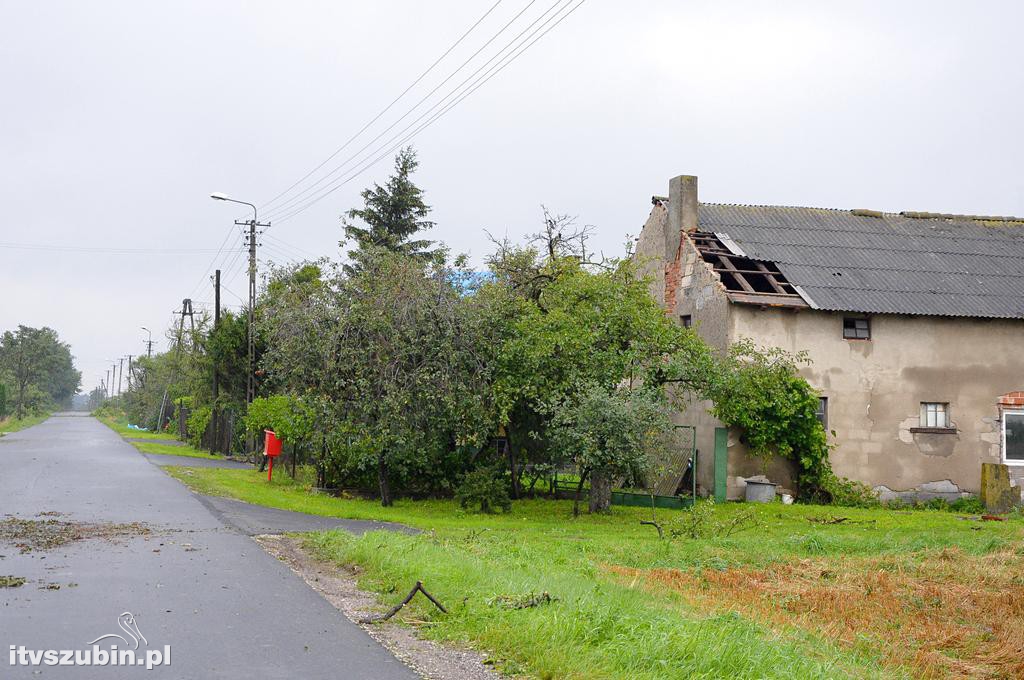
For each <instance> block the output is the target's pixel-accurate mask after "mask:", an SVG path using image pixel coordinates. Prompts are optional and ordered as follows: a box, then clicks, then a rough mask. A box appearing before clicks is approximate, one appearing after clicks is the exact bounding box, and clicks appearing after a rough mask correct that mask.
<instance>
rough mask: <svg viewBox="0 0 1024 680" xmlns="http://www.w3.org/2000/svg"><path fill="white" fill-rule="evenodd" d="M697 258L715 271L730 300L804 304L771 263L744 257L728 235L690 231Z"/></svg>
mask: <svg viewBox="0 0 1024 680" xmlns="http://www.w3.org/2000/svg"><path fill="white" fill-rule="evenodd" d="M690 238H691V239H692V240H693V243H694V245H695V246H696V247H697V250H698V252H700V255H701V257H702V258H703V259H704V261H705V262H706V263H708V264H709V265H710V266H711V268H712V269H713V270H714V271H715V273H717V274H718V276H719V279H720V280H721V282H722V285H724V286H725V288H726V290H727V291H728V294H729V297H730V299H732V300H733V301H734V302H744V303H748V304H758V305H768V306H785V307H806V306H807V303H806V302H805V301H804V300H803V298H802V297H801V296H800V293H799V292H798V291H797V289H796V288H795V287H794V286H793V285H792V284H790V283H789V281H788V280H787V279H786V277H785V276H784V275H783V274H782V272H781V271H779V268H778V267H777V266H776V265H775V263H774V262H762V261H760V260H753V259H751V258H749V257H746V256H745V255H743V254H738V253H742V252H743V251H742V250H741V249H740V248H739V247H738V246H736V247H734V248H728V247H726V242H728V243H730V244H731V243H732V239H730V238H729V235H728V234H724V233H722V234H717V233H710V232H700V231H698V232H693V233H692V234H691V235H690Z"/></svg>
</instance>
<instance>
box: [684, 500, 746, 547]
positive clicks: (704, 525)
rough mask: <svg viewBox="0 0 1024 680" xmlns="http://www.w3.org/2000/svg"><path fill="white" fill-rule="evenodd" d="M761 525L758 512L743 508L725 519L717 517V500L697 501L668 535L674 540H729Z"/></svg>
mask: <svg viewBox="0 0 1024 680" xmlns="http://www.w3.org/2000/svg"><path fill="white" fill-rule="evenodd" d="M760 525H761V520H760V519H759V518H758V516H757V510H756V509H755V508H753V507H747V508H743V509H742V510H738V511H736V512H734V513H732V514H731V516H728V517H726V518H725V519H721V520H719V519H718V518H717V517H716V516H715V499H714V498H706V499H704V500H699V501H695V502H694V504H693V505H692V506H691V507H690V510H689V511H688V512H684V513H683V514H682V515H681V516H680V517H679V519H677V520H676V521H675V522H674V526H672V527H671V528H670V529H669V530H668V533H669V535H670V536H671V537H672V538H693V539H700V538H728V537H729V536H732V535H733V534H735V533H739V532H741V531H745V530H747V529H753V528H755V527H758V526H760Z"/></svg>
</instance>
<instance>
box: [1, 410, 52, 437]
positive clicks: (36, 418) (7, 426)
mask: <svg viewBox="0 0 1024 680" xmlns="http://www.w3.org/2000/svg"><path fill="white" fill-rule="evenodd" d="M49 417H50V414H49V413H42V414H39V415H33V416H25V417H24V418H15V417H14V416H10V417H8V418H2V419H0V435H2V434H7V433H9V432H17V431H18V430H24V429H25V428H26V427H32V426H33V425H38V424H39V423H41V422H43V421H45V420H46V419H47V418H49Z"/></svg>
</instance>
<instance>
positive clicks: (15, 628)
mask: <svg viewBox="0 0 1024 680" xmlns="http://www.w3.org/2000/svg"><path fill="white" fill-rule="evenodd" d="M242 506H243V504H235V503H230V502H224V501H209V500H206V499H200V497H198V496H196V495H194V494H193V493H192V492H191V491H189V490H188V489H187V488H186V487H184V486H183V485H181V484H179V483H178V482H177V481H175V480H174V479H172V478H170V477H168V476H167V475H165V474H164V472H163V471H162V470H161V469H160V468H159V467H158V466H157V465H154V464H153V463H152V462H150V461H149V460H147V458H146V457H144V456H142V455H140V454H139V453H138V452H137V451H136V450H135V449H134V448H133V447H132V446H131V445H130V444H128V443H126V442H124V441H122V440H121V438H120V437H119V436H118V435H117V434H115V433H114V432H112V431H111V430H109V429H108V428H106V427H105V426H104V425H102V424H101V423H100V422H98V421H97V420H95V419H93V418H90V417H81V416H78V417H76V416H58V417H54V418H51V419H49V420H47V421H46V422H45V423H43V424H41V425H38V426H36V427H33V428H30V429H28V430H24V431H22V432H16V433H13V434H9V435H7V436H4V437H2V438H0V515H6V516H11V515H13V516H14V517H17V518H21V519H36V520H44V521H45V520H47V519H58V520H61V521H73V522H85V523H118V524H123V523H132V522H141V523H145V525H146V527H148V528H149V529H150V530H151V533H149V534H148V535H138V533H137V532H136V533H134V534H133V533H131V532H129V535H126V536H120V537H115V538H113V539H104V538H93V539H86V540H81V541H75V542H72V543H68V544H65V545H63V546H60V547H57V548H54V549H50V550H31V551H30V552H27V553H21V552H20V551H19V549H18V548H16V547H13V546H12V545H11V544H10V543H3V542H0V555H2V556H3V557H2V558H0V576H4V575H13V576H20V577H25V578H26V579H27V581H26V583H25V584H24V585H22V586H21V587H9V588H0V645H2V647H0V653H2V654H3V658H2V659H0V680H6V679H7V678H40V677H42V678H47V677H49V678H76V679H77V678H131V677H136V678H137V677H146V678H196V679H204V680H205V679H212V678H244V679H245V680H252V679H256V678H287V679H288V680H300V679H303V680H305V679H314V678H346V679H347V678H353V679H361V678H374V679H375V680H391V679H396V680H397V679H406V678H416V677H418V676H417V675H416V674H415V673H414V672H413V671H411V670H410V669H408V668H407V667H406V666H404V665H403V664H402V663H401V662H399V661H398V660H397V659H395V657H394V656H392V655H391V653H390V652H388V651H386V650H385V649H384V648H383V647H381V646H380V645H378V644H377V643H376V642H374V641H373V640H372V639H371V638H370V637H369V636H368V635H367V634H366V633H365V632H364V631H363V630H361V629H360V628H359V627H358V626H356V625H354V624H352V623H351V622H349V620H348V619H346V618H345V617H344V616H343V615H342V614H341V613H340V612H338V611H337V610H336V609H334V608H333V607H332V606H331V605H330V604H329V603H328V602H327V601H326V600H324V599H323V598H322V597H321V596H320V595H318V594H317V593H316V592H314V591H313V590H312V589H311V588H309V587H308V586H307V585H306V584H305V582H303V581H302V580H301V579H300V578H299V577H298V576H296V575H295V574H293V573H292V572H291V571H290V570H289V569H288V568H287V567H286V566H285V565H284V564H282V563H281V562H279V561H278V560H276V559H274V558H273V557H271V556H269V555H268V554H266V553H265V552H264V551H263V550H262V549H260V547H259V546H258V545H256V544H255V543H254V542H253V540H252V539H251V538H249V536H248V534H249V533H252V532H253V530H255V529H263V528H274V527H275V526H276V525H278V524H281V525H283V528H292V529H294V528H301V525H302V522H301V518H300V520H294V519H292V518H289V517H287V516H278V515H275V514H273V513H263V512H262V509H259V512H257V513H256V514H255V515H254V516H247V513H245V512H244V511H243V509H242ZM40 513H60V515H54V514H44V515H40ZM4 519H6V520H8V521H9V520H10V517H0V520H4ZM317 521H318V522H323V519H322V518H317ZM316 526H320V527H321V528H322V527H323V526H325V525H323V524H318V525H316ZM353 526H354V528H356V529H360V528H366V527H365V526H362V527H361V526H360V525H358V524H356V525H353ZM371 528H372V527H371ZM46 584H56V585H59V586H60V588H59V589H47V588H46V587H45V586H46ZM51 588H52V586H51ZM125 612H130V613H131V614H133V615H134V619H135V627H134V628H132V626H131V625H130V624H129V625H128V627H129V628H131V629H132V630H135V631H136V632H138V633H139V637H144V638H145V641H144V642H140V643H139V647H140V649H139V652H137V654H138V655H139V658H143V652H144V651H147V650H156V651H160V652H162V651H163V650H164V649H165V646H168V645H169V646H170V649H171V663H170V665H169V666H167V665H160V666H156V667H154V668H153V669H152V670H148V671H147V670H145V668H143V667H128V666H116V667H115V666H111V665H109V664H108V665H107V666H103V667H95V666H93V667H83V666H60V665H58V666H49V665H45V664H43V665H38V666H25V665H11V658H10V656H11V651H10V650H11V646H14V647H15V648H18V647H24V648H26V650H35V651H39V650H57V651H58V652H59V651H60V650H80V651H84V650H89V649H91V646H90V644H89V643H91V641H92V640H94V639H95V638H97V637H100V636H102V635H106V634H112V633H116V634H119V635H121V637H122V638H124V639H125V642H127V643H131V642H132V637H131V636H130V635H127V634H126V633H125V632H124V626H123V625H122V624H119V616H121V615H122V614H123V613H125ZM120 620H121V621H123V620H124V618H123V617H122V618H121V619H120ZM114 643H116V644H118V645H119V647H120V648H122V649H123V648H125V647H130V646H131V645H130V644H125V643H123V642H122V641H121V640H118V639H116V638H106V639H105V640H103V641H101V642H100V643H98V644H99V645H100V646H101V648H109V645H111V644H114ZM23 658H26V657H23ZM58 658H59V657H58ZM154 658H155V657H154ZM17 660H18V659H17V658H15V661H17Z"/></svg>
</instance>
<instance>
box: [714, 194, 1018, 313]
mask: <svg viewBox="0 0 1024 680" xmlns="http://www.w3.org/2000/svg"><path fill="white" fill-rule="evenodd" d="M698 225H699V229H700V230H701V232H711V233H714V234H715V235H716V236H718V238H719V241H720V242H721V243H722V244H724V245H725V246H726V247H727V248H728V249H729V250H730V251H732V252H734V253H735V254H736V255H740V256H745V257H748V258H750V259H751V260H754V261H759V262H764V263H774V265H775V266H776V267H777V268H778V270H779V271H780V272H781V273H782V274H783V275H784V277H785V279H786V280H787V281H788V282H789V283H790V284H792V285H793V287H794V288H795V289H796V290H797V291H799V293H800V295H801V296H802V297H803V299H804V300H805V301H806V302H807V304H808V305H810V306H811V307H813V308H815V309H825V310H833V311H846V312H862V313H879V314H881V313H888V314H922V315H939V316H967V317H987V318H1014V319H1020V318H1024V295H1022V284H1024V219H1020V218H1012V217H978V216H965V215H945V214H937V213H909V212H906V213H900V214H892V213H881V212H877V211H871V210H830V209H823V208H797V207H780V206H754V205H727V204H716V203H701V204H700V206H699V209H698Z"/></svg>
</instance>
